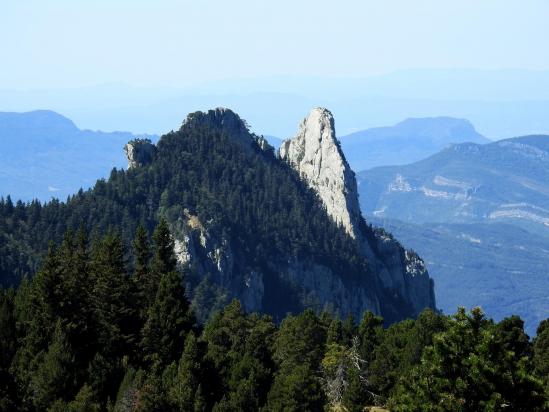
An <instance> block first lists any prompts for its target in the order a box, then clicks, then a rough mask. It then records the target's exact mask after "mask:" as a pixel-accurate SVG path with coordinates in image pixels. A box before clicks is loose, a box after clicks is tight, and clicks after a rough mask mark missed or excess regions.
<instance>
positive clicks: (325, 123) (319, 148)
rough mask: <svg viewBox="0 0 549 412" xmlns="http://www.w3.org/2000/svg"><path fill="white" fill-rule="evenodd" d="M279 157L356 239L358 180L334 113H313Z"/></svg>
mask: <svg viewBox="0 0 549 412" xmlns="http://www.w3.org/2000/svg"><path fill="white" fill-rule="evenodd" d="M279 156H280V158H281V159H283V160H285V161H286V162H288V163H289V164H290V165H292V166H293V167H294V168H295V169H296V170H297V171H298V172H299V174H300V176H301V177H302V178H304V179H305V180H306V182H307V184H308V185H309V186H310V187H311V188H313V189H314V190H315V191H316V192H317V193H318V195H319V196H320V198H321V199H322V201H323V202H324V204H325V205H326V209H327V212H328V214H329V215H330V216H331V217H332V218H333V219H334V221H335V222H336V223H338V224H340V225H342V226H343V227H344V229H345V230H346V232H347V233H348V234H349V235H351V236H352V237H356V234H357V226H358V220H359V219H360V209H359V204H358V193H357V186H356V179H355V175H354V173H353V171H352V170H351V168H350V167H349V164H348V163H347V161H346V160H345V156H344V155H343V152H342V151H341V147H340V145H339V141H338V140H337V137H336V132H335V126H334V117H333V115H332V113H331V112H330V111H329V110H327V109H325V108H322V107H315V108H314V109H312V110H311V111H310V113H309V114H308V116H307V117H306V118H305V119H303V121H302V122H301V124H300V125H299V130H298V132H297V135H296V136H295V137H294V138H292V139H288V140H285V141H284V142H282V145H281V146H280V149H279Z"/></svg>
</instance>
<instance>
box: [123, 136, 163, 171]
mask: <svg viewBox="0 0 549 412" xmlns="http://www.w3.org/2000/svg"><path fill="white" fill-rule="evenodd" d="M124 152H125V153H126V157H127V158H128V169H132V168H134V167H138V166H144V165H147V164H149V163H151V162H152V160H153V158H154V155H155V153H156V146H155V145H154V144H152V143H151V141H150V140H149V139H134V140H131V141H129V142H128V143H127V144H126V145H125V146H124Z"/></svg>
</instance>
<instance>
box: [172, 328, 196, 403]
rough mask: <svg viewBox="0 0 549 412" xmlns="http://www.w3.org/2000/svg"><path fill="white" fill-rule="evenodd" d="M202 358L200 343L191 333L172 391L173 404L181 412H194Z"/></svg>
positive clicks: (186, 342)
mask: <svg viewBox="0 0 549 412" xmlns="http://www.w3.org/2000/svg"><path fill="white" fill-rule="evenodd" d="M201 370H202V365H201V356H200V349H199V345H198V341H197V339H196V338H195V336H194V334H193V333H192V332H190V333H189V334H188V335H187V339H186V340H185V349H184V351H183V354H182V355H181V359H180V360H179V365H178V368H177V376H176V379H175V381H174V383H173V385H172V388H171V389H170V397H171V398H172V399H173V403H174V404H175V405H177V407H178V408H179V410H181V411H192V410H193V409H194V405H195V400H196V395H197V391H198V388H199V386H200V380H201Z"/></svg>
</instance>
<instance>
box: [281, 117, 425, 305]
mask: <svg viewBox="0 0 549 412" xmlns="http://www.w3.org/2000/svg"><path fill="white" fill-rule="evenodd" d="M279 157H280V158H281V159H282V160H284V161H286V162H287V163H288V164H290V165H291V166H292V167H293V168H294V169H295V170H296V171H297V172H298V173H299V175H300V176H301V178H302V179H303V180H304V181H305V182H306V183H307V184H308V186H309V187H311V188H312V189H313V190H314V191H316V193H317V194H318V196H319V197H320V199H321V201H322V202H323V204H324V206H325V207H326V211H327V213H328V215H329V216H330V217H331V218H332V219H333V220H334V221H335V222H336V223H337V224H339V225H341V226H342V227H343V228H344V229H345V231H346V232H347V233H348V234H349V235H350V236H351V237H353V238H354V239H356V241H357V244H358V247H359V250H360V253H361V254H362V256H364V257H365V258H366V259H367V260H368V262H369V264H370V266H371V268H372V270H373V271H374V272H375V273H376V274H377V275H378V276H379V279H380V280H381V282H382V284H383V287H384V288H386V289H388V290H398V291H399V293H400V294H401V295H402V296H404V297H405V298H406V300H407V301H408V302H409V304H410V305H411V307H412V310H413V311H414V312H415V313H416V314H417V313H419V312H420V311H421V310H422V309H423V308H425V307H430V308H435V307H436V304H435V296H434V291H433V283H432V281H431V279H430V278H429V274H428V273H427V269H426V268H425V265H424V263H423V261H422V260H421V259H420V258H419V257H418V256H417V255H416V254H415V253H413V252H411V251H407V250H405V249H404V248H403V247H402V245H400V243H398V242H397V241H396V240H395V239H393V238H392V237H391V236H388V235H387V234H386V233H384V232H382V231H378V230H372V229H371V228H369V227H368V226H366V225H364V224H361V214H360V208H359V202H358V192H357V183H356V178H355V174H354V172H353V171H352V170H351V168H350V167H349V164H348V163H347V161H346V159H345V156H344V155H343V152H342V150H341V147H340V144H339V141H338V140H337V137H336V133H335V127H334V118H333V116H332V113H331V112H330V111H329V110H327V109H325V108H321V107H316V108H314V109H312V110H311V112H310V113H309V114H308V116H307V117H306V118H305V119H304V120H303V121H302V122H301V124H300V125H299V130H298V133H297V135H296V137H294V138H292V139H288V140H285V141H284V142H282V145H281V146H280V149H279Z"/></svg>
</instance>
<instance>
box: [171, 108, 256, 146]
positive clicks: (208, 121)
mask: <svg viewBox="0 0 549 412" xmlns="http://www.w3.org/2000/svg"><path fill="white" fill-rule="evenodd" d="M181 128H182V129H185V128H191V129H192V128H209V129H216V130H219V131H221V132H224V133H227V134H229V135H230V136H233V137H236V138H240V139H242V140H245V141H248V140H251V139H252V135H251V133H250V131H249V130H248V125H247V124H246V122H245V121H244V120H242V119H241V118H240V117H239V116H238V115H237V114H236V113H235V112H233V111H232V110H230V109H226V108H224V107H218V108H216V109H212V110H208V111H207V112H194V113H190V114H189V115H188V116H187V119H186V120H185V121H184V122H183V125H182V126H181Z"/></svg>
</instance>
